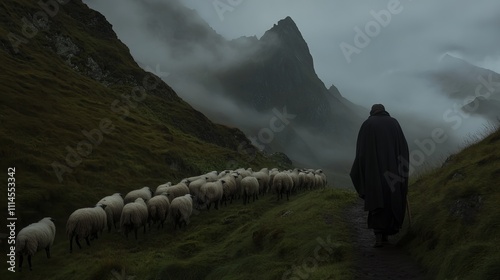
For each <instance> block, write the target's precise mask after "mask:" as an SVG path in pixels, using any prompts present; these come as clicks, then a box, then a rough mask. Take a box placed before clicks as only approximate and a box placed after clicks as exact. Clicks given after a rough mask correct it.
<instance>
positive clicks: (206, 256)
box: [15, 189, 356, 280]
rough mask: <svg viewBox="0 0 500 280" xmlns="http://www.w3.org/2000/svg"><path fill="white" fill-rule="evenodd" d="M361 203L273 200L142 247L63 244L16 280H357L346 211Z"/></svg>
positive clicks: (321, 195)
mask: <svg viewBox="0 0 500 280" xmlns="http://www.w3.org/2000/svg"><path fill="white" fill-rule="evenodd" d="M355 198H356V197H355V196H354V195H353V194H352V193H351V192H345V191H339V190H334V189H325V190H316V191H312V192H309V193H302V194H299V195H298V196H293V197H292V198H291V200H290V201H289V202H286V201H281V202H276V198H275V197H274V196H272V197H271V196H270V195H267V196H265V197H261V198H260V199H259V200H258V201H256V202H255V203H250V204H249V205H246V206H245V205H243V203H242V201H239V200H238V201H235V202H233V204H232V205H228V206H227V207H223V208H221V209H220V210H218V211H213V210H211V211H210V212H201V213H197V214H195V215H194V216H193V217H192V220H191V224H190V225H189V226H188V228H187V229H182V230H177V231H176V232H174V231H173V230H172V228H171V226H168V227H167V228H165V229H163V230H160V231H158V230H157V229H156V228H153V229H152V230H151V231H150V232H147V233H146V235H145V236H144V235H143V234H142V232H140V233H139V240H138V241H135V240H134V239H133V237H132V238H131V237H130V236H129V239H128V240H127V239H125V237H124V236H123V235H120V234H118V233H116V232H112V233H111V234H105V235H104V237H103V238H102V239H100V240H98V241H95V242H94V243H92V247H91V248H88V247H87V246H86V245H84V246H83V244H82V246H83V249H81V250H80V249H78V248H76V249H74V252H73V253H72V254H71V255H70V254H69V252H68V249H69V248H68V246H69V243H68V241H67V240H66V239H60V240H58V241H57V243H56V244H55V246H54V250H53V253H52V255H53V258H52V259H46V258H45V256H44V254H43V252H40V253H39V254H37V255H36V256H35V257H34V260H33V262H34V264H33V266H34V268H33V271H32V272H30V271H23V272H21V273H16V275H15V276H16V278H15V279H31V280H36V279H75V280H78V279H122V278H115V275H114V273H115V272H122V271H123V272H124V273H125V274H126V275H127V276H135V278H134V279H184V280H187V279H231V280H233V279H242V280H243V279H244V280H247V279H282V277H283V275H285V277H287V278H284V279H294V277H298V276H297V275H298V274H296V273H300V274H302V275H304V274H307V275H309V276H308V277H309V279H350V275H351V274H350V273H351V272H350V262H351V258H352V255H351V253H352V249H351V242H350V240H349V239H350V235H349V232H348V230H347V228H348V227H347V226H345V224H344V223H345V221H344V220H343V218H342V212H343V209H344V208H345V206H346V205H348V204H350V203H352V201H353V200H354V199H355ZM317 248H319V249H317ZM315 250H317V254H316V251H315ZM303 266H304V267H305V269H304V268H302V267H303ZM294 267H300V268H299V270H298V271H296V270H293V268H294ZM113 271H115V272H113ZM329 277H330V278H329ZM123 279H127V278H123Z"/></svg>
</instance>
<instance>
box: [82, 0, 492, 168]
mask: <svg viewBox="0 0 500 280" xmlns="http://www.w3.org/2000/svg"><path fill="white" fill-rule="evenodd" d="M84 2H85V3H86V4H88V5H89V6H90V7H91V8H93V9H95V10H97V11H99V12H101V13H102V14H104V15H105V16H106V18H107V19H108V21H109V22H110V23H112V24H113V29H114V30H115V32H116V33H117V34H118V37H119V38H120V40H122V41H123V42H124V43H125V44H126V45H127V46H128V47H129V48H130V51H131V53H132V55H133V57H134V58H135V59H136V61H137V62H138V63H139V64H140V65H141V66H142V67H143V68H145V69H147V68H152V69H155V68H158V67H159V68H160V69H161V71H162V72H165V71H168V72H169V74H170V75H169V76H168V77H167V78H165V82H167V83H168V84H169V85H171V86H172V87H173V88H174V89H175V90H176V92H177V93H178V94H179V96H180V97H181V98H183V99H184V100H186V101H187V102H188V103H190V104H191V105H192V106H193V107H194V108H196V109H198V110H199V111H201V112H203V113H204V114H205V115H207V116H208V117H209V118H211V119H212V120H213V121H215V122H217V123H222V124H226V125H230V126H237V127H239V128H241V129H242V130H243V131H244V132H245V133H246V134H247V135H250V134H251V135H253V134H254V133H255V132H257V131H258V129H259V128H262V127H266V126H267V125H268V122H269V119H270V118H271V117H272V112H256V111H255V110H253V109H251V108H250V107H249V106H246V104H239V103H236V102H235V101H233V100H232V99H230V98H227V95H226V94H225V93H224V92H222V90H221V89H220V85H217V84H216V83H213V81H211V80H210V79H208V78H206V77H205V76H204V75H203V73H204V70H205V69H211V70H213V69H216V70H220V69H224V68H227V67H230V66H231V65H234V64H237V63H239V62H240V61H241V60H242V59H245V58H247V57H249V56H251V55H252V54H253V53H255V52H256V51H257V50H258V44H256V43H255V42H256V41H257V38H260V37H261V36H262V35H263V34H264V32H265V31H267V30H269V29H270V28H271V27H272V26H273V24H275V23H276V22H278V21H279V20H280V19H283V18H285V17H286V16H291V17H292V19H293V20H294V21H295V23H296V24H297V26H298V28H299V29H300V31H301V33H302V35H303V37H304V39H305V40H306V42H307V44H308V46H309V49H310V51H311V54H312V56H313V59H314V67H315V70H316V72H317V74H318V76H319V77H320V79H321V80H322V81H323V82H324V83H325V84H326V85H331V84H334V85H335V86H336V87H337V88H338V89H339V91H340V93H341V94H342V95H343V96H344V97H345V98H347V99H348V100H350V101H352V102H354V103H356V104H358V105H361V106H363V107H365V108H370V107H371V105H372V104H374V103H382V104H384V105H385V107H386V109H387V111H389V113H390V114H391V115H392V116H393V117H395V118H396V119H398V121H399V122H400V123H401V126H402V128H403V130H404V132H405V135H406V137H407V140H408V143H409V145H410V150H411V151H418V150H422V149H421V147H419V145H418V143H422V142H425V141H426V139H432V133H433V131H435V130H436V129H439V130H443V131H444V133H445V135H446V136H447V141H446V142H445V143H444V144H439V143H435V145H436V147H435V148H436V151H433V153H431V154H430V155H425V160H426V163H425V165H432V164H436V163H437V164H438V163H439V162H442V161H443V160H444V159H446V157H447V156H448V155H449V154H450V153H453V152H454V151H456V150H457V149H459V148H461V147H462V146H463V145H464V142H466V141H467V137H470V135H471V134H476V133H477V132H478V131H481V130H482V129H483V124H484V123H486V120H485V119H484V118H480V117H475V116H467V115H461V114H459V112H453V113H450V114H456V117H455V119H456V120H458V118H460V124H459V125H457V123H454V122H451V121H450V120H449V119H447V118H446V114H447V113H449V110H452V111H453V110H454V109H455V108H456V104H459V105H463V100H459V99H458V100H457V99H453V98H450V97H449V96H446V95H445V94H443V92H442V88H441V87H440V85H438V84H435V83H433V82H432V80H430V79H429V78H428V74H429V73H431V72H432V71H435V70H436V69H438V68H439V67H440V58H442V57H443V55H445V54H452V55H453V56H455V57H458V58H461V59H463V60H465V61H468V62H469V63H471V64H474V65H477V66H480V67H485V68H487V69H491V70H493V71H495V70H496V71H500V48H498V46H499V45H500V36H498V28H499V27H500V20H499V19H500V2H498V1H494V0H481V1H475V2H472V1H467V0H454V1H452V0H445V1H439V2H436V1H431V0H424V1H410V0H401V1H396V0H376V1H369V2H363V3H358V2H354V1H331V0H316V1H313V2H306V1H300V0H286V1H285V0H274V1H264V0H252V1H232V2H227V1H220V2H222V3H224V4H226V6H225V7H226V9H225V10H220V9H217V8H216V7H215V6H214V3H215V2H214V1H197V0H182V1H161V0H144V1H139V0H136V1H134V0H121V1H118V0H114V1H97V0H84ZM145 3H147V4H148V5H144V4H145ZM177 5H185V6H186V7H188V8H190V9H193V10H192V11H191V12H190V13H189V14H176V12H178V11H179V9H177V8H176V6H177ZM391 5H392V10H397V12H391V8H390V7H391ZM146 6H147V7H148V8H146ZM166 6H169V7H170V8H169V9H170V10H171V11H172V14H169V15H165V14H161V12H160V11H162V12H164V10H162V8H161V7H166ZM154 7H157V9H156V11H155V8H154ZM394 7H397V8H394ZM155 12H156V13H155ZM384 13H385V15H387V13H390V18H385V22H384V24H382V23H380V22H379V29H378V32H374V33H376V34H372V35H373V36H369V42H368V43H367V44H365V45H364V46H363V47H360V46H359V45H356V42H355V38H356V37H355V36H356V34H357V33H356V32H357V31H356V28H359V30H362V31H363V32H365V33H366V26H367V25H368V24H370V22H372V23H373V22H374V21H377V19H376V17H375V16H374V14H378V15H380V14H384ZM198 15H199V16H198ZM176 16H177V17H184V18H185V19H189V20H190V21H191V22H190V24H191V25H192V26H200V29H199V32H197V34H192V35H189V34H180V35H179V34H174V35H176V36H180V38H181V39H180V40H182V38H183V36H195V37H196V38H197V39H196V40H195V41H196V42H197V43H196V44H191V45H189V46H188V47H183V48H182V49H179V48H176V47H175V44H172V42H169V43H170V44H167V42H166V40H167V39H169V38H172V36H171V35H172V34H170V33H171V32H173V31H172V30H175V29H164V28H162V24H165V23H167V24H168V23H169V24H173V22H174V20H175V17H176ZM169 18H171V19H169ZM169 20H170V21H169ZM158 21H163V23H162V24H158ZM203 22H207V23H208V24H209V25H210V26H211V28H213V30H211V29H210V30H204V29H203V28H202V27H201V26H202V25H203ZM372 31H373V30H372ZM375 31H377V30H375ZM169 32H170V33H169ZM212 32H213V33H218V34H220V39H216V40H212V39H211V40H209V39H208V38H209V36H204V34H208V33H210V34H211V33H212ZM241 36H248V38H247V39H245V40H239V41H238V44H239V46H238V47H237V48H235V47H234V46H232V45H231V43H230V44H228V43H227V42H228V40H233V39H237V38H240V37H241ZM233 43H234V42H233ZM343 43H345V44H349V45H351V46H354V47H356V48H357V51H356V52H355V53H351V54H350V55H346V53H345V50H343V49H342V48H341V45H342V44H343ZM184 46H185V45H184ZM207 72H208V71H207ZM450 114H449V115H450ZM454 116H455V115H454ZM366 117H368V109H367V112H366ZM292 125H293V124H292ZM291 129H293V130H294V133H296V134H297V135H300V137H301V141H300V143H295V144H294V143H292V144H291V146H290V147H288V151H290V150H293V149H294V147H295V146H298V145H299V146H300V145H301V144H304V143H306V145H307V146H308V148H310V149H311V151H312V154H311V155H310V156H306V155H307V153H305V154H302V155H301V156H298V157H297V158H295V159H294V160H295V161H296V162H302V163H304V165H316V166H329V165H334V166H336V168H339V169H342V168H344V169H345V166H348V165H349V164H350V163H351V162H352V159H353V158H354V154H353V146H349V147H345V148H340V149H339V148H332V146H331V145H330V143H329V139H324V138H321V137H317V136H316V135H314V133H311V131H308V130H307V128H303V127H296V126H294V127H291ZM251 135H250V136H251ZM285 152H287V151H285ZM332 162H333V163H332ZM338 163H345V164H344V165H342V164H338ZM419 167H420V166H419ZM342 171H345V170H342Z"/></svg>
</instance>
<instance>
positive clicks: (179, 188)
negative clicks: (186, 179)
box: [164, 183, 190, 200]
mask: <svg viewBox="0 0 500 280" xmlns="http://www.w3.org/2000/svg"><path fill="white" fill-rule="evenodd" d="M164 192H166V193H167V196H168V199H170V200H173V199H174V198H176V197H179V196H183V195H186V194H188V193H190V190H189V188H188V186H187V185H186V184H184V183H179V184H177V185H173V186H170V187H168V188H166V190H165V191H164Z"/></svg>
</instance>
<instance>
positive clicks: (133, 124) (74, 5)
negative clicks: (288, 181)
mask: <svg viewBox="0 0 500 280" xmlns="http://www.w3.org/2000/svg"><path fill="white" fill-rule="evenodd" d="M41 2H42V1H41ZM49 2H50V1H49ZM52 2H54V3H55V2H56V1H52ZM37 3H38V1H28V0H22V1H2V3H0V92H1V94H0V123H1V124H2V125H1V126H0V135H2V136H1V139H0V158H1V161H0V166H1V168H0V170H2V172H3V174H4V175H2V178H4V181H7V168H8V167H15V170H16V173H15V179H16V194H15V195H16V196H15V198H16V200H15V203H16V212H15V216H16V217H17V218H18V221H17V230H19V229H21V228H22V227H23V226H26V225H27V224H29V223H32V222H35V221H38V220H39V219H40V218H42V217H44V216H52V217H53V218H55V219H56V220H57V222H56V225H57V227H58V229H63V228H64V225H65V222H66V219H67V217H68V215H69V214H70V213H71V212H72V211H74V210H75V209H77V208H80V207H87V206H91V205H94V204H95V203H96V202H97V201H98V200H99V199H100V198H101V197H103V196H105V195H109V194H112V193H114V192H118V191H119V192H122V193H126V192H128V191H129V190H132V189H135V188H138V187H142V186H144V185H147V186H151V187H156V186H157V185H158V184H160V183H164V182H166V181H173V182H176V181H177V180H179V179H181V178H183V177H186V176H192V175H198V174H202V173H204V172H208V171H211V170H224V169H228V168H235V167H237V166H238V167H240V166H243V167H254V168H260V167H264V166H270V167H274V166H279V165H281V167H286V166H288V163H287V162H284V161H277V160H275V159H274V158H271V157H266V156H264V155H262V154H259V153H255V152H253V151H252V150H251V147H250V146H249V141H248V140H247V138H246V137H245V136H244V135H243V133H241V131H239V130H237V129H234V128H228V127H225V126H221V125H217V124H214V123H212V122H211V121H210V120H208V119H207V118H206V117H205V116H204V115H203V114H201V113H199V112H197V111H195V110H194V109H193V108H192V107H191V106H190V105H189V104H187V103H186V102H184V101H183V100H181V99H180V98H179V97H178V96H177V94H176V93H175V92H174V91H173V90H172V89H171V88H170V87H169V86H168V85H167V84H165V83H163V82H161V80H160V79H159V78H158V77H157V76H156V75H153V74H151V73H147V72H145V71H143V70H142V69H141V68H139V67H138V65H137V63H136V62H135V61H134V60H133V59H132V57H131V55H130V53H129V50H128V48H127V47H126V46H125V45H124V44H122V43H121V42H120V40H119V39H118V38H117V37H116V34H115V33H114V32H113V30H112V28H111V25H110V24H109V23H107V22H106V21H105V18H104V17H103V16H102V15H100V14H99V13H97V12H95V11H92V10H90V9H88V8H87V7H86V6H85V5H84V4H82V3H81V1H78V0H73V1H70V2H69V3H67V4H65V5H62V4H61V5H59V6H58V8H57V9H54V8H53V7H52V8H51V11H53V12H54V13H53V15H50V16H46V19H48V21H46V20H44V17H43V15H46V13H45V12H44V11H45V10H43V9H42V8H41V6H39V5H38V4H37ZM56 11H57V12H56ZM34 15H37V16H35V19H34V18H33V16H34ZM40 15H42V16H40ZM37 19H41V21H37ZM27 22H32V23H33V22H35V23H33V24H32V23H27ZM33 26H34V27H33ZM16 42H21V43H19V44H17V43H16ZM151 67H152V68H153V69H154V68H155V66H154V65H152V66H151ZM145 81H146V83H145ZM88 135H90V136H88ZM277 158H278V157H277ZM54 166H56V168H57V170H59V171H57V172H56V171H55V170H56V169H54ZM63 171H64V172H63ZM58 173H59V175H57V174H58ZM6 195H7V193H6V191H4V192H2V193H1V195H0V198H1V200H2V201H4V202H5V201H6ZM0 208H1V210H2V212H3V213H6V208H7V203H2V205H1V206H0ZM61 232H62V230H60V231H59V233H61ZM4 245H5V243H2V247H3V246H4Z"/></svg>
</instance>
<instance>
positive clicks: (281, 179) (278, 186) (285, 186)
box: [273, 172, 293, 200]
mask: <svg viewBox="0 0 500 280" xmlns="http://www.w3.org/2000/svg"><path fill="white" fill-rule="evenodd" d="M292 188H293V180H292V177H290V175H289V174H288V172H280V173H278V174H276V175H275V176H274V179H273V191H274V192H275V193H276V194H277V195H278V200H280V199H282V198H283V194H284V193H285V194H286V200H289V197H290V192H291V190H292Z"/></svg>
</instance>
